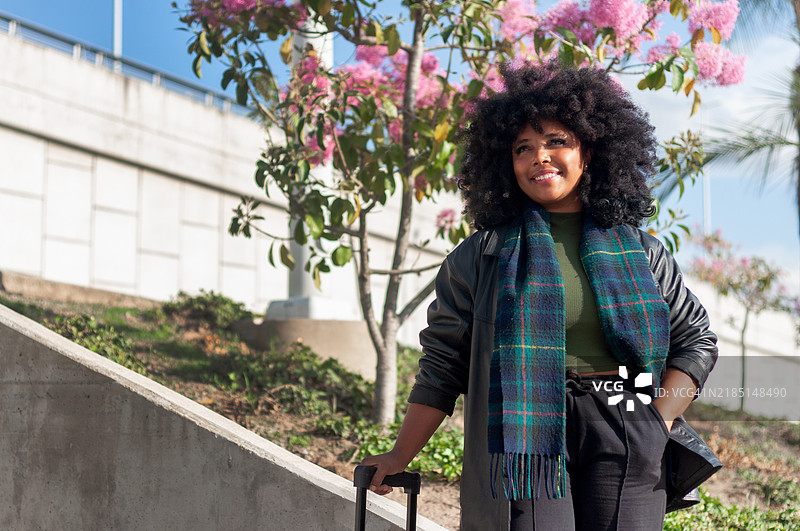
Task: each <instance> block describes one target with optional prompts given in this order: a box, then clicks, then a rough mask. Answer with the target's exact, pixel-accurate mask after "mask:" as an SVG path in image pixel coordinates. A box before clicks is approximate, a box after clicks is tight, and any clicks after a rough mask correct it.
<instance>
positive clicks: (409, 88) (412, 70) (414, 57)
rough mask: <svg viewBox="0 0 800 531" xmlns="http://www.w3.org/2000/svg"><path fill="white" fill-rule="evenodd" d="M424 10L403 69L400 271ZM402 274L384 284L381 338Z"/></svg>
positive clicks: (407, 232) (390, 322) (410, 195)
mask: <svg viewBox="0 0 800 531" xmlns="http://www.w3.org/2000/svg"><path fill="white" fill-rule="evenodd" d="M423 18H424V11H423V9H421V8H419V9H416V10H414V38H413V43H414V45H413V48H412V50H411V51H410V52H409V54H408V66H407V68H406V86H405V89H404V91H403V154H404V159H405V164H404V167H403V179H404V180H405V182H404V183H403V194H402V202H401V205H400V221H399V223H398V226H397V238H396V239H395V247H394V257H393V259H392V267H391V269H392V270H395V271H397V270H400V269H401V268H402V267H403V264H404V263H405V260H406V254H407V252H408V247H409V241H410V237H411V217H412V212H413V208H414V182H413V180H412V179H411V173H412V170H413V167H414V130H413V125H414V121H415V119H416V116H417V91H418V89H419V78H420V74H421V72H422V49H423V46H424V34H423ZM401 279H402V275H399V274H397V273H395V274H392V275H389V282H388V283H387V286H386V298H385V299H384V305H383V322H382V323H381V330H382V331H383V332H384V337H386V336H387V335H388V334H387V332H391V331H392V330H393V329H394V330H396V327H397V300H398V295H399V291H400V281H401Z"/></svg>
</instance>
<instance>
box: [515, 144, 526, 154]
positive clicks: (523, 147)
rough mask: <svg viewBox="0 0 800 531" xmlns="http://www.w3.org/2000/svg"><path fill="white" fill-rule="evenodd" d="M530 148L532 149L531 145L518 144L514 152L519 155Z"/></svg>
mask: <svg viewBox="0 0 800 531" xmlns="http://www.w3.org/2000/svg"><path fill="white" fill-rule="evenodd" d="M528 150H530V147H528V146H527V145H522V146H517V148H516V149H515V150H514V153H516V154H517V155H521V154H522V153H524V152H525V151H528Z"/></svg>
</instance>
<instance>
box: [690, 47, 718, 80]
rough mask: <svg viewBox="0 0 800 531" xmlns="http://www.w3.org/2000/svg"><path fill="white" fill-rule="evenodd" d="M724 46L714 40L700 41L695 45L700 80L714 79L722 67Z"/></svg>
mask: <svg viewBox="0 0 800 531" xmlns="http://www.w3.org/2000/svg"><path fill="white" fill-rule="evenodd" d="M722 51H723V48H722V47H720V46H718V45H716V44H714V43H713V42H698V43H697V44H695V46H694V55H695V61H696V62H697V68H698V70H699V71H698V74H697V79H698V80H699V81H713V80H714V79H715V78H716V77H717V74H719V72H720V70H721V68H722Z"/></svg>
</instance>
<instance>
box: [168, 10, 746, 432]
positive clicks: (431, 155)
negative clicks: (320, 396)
mask: <svg viewBox="0 0 800 531" xmlns="http://www.w3.org/2000/svg"><path fill="white" fill-rule="evenodd" d="M173 6H175V7H176V8H177V5H176V4H175V3H173ZM719 6H726V7H725V9H721V8H720V7H719ZM389 9H390V8H387V7H385V6H383V5H382V2H381V1H380V0H376V1H367V0H337V1H335V2H332V1H330V0H298V1H297V2H294V3H291V4H290V3H288V2H286V1H285V0H191V1H190V2H189V5H188V9H187V11H186V12H185V14H184V15H183V17H182V18H181V20H182V21H183V22H184V23H185V24H186V25H187V26H188V27H189V28H190V29H191V30H192V31H193V33H194V37H193V39H192V40H191V42H190V44H189V52H190V53H191V54H192V55H194V67H195V71H196V73H197V74H198V75H200V68H201V64H202V61H203V60H209V61H210V60H211V58H212V57H213V58H216V59H218V60H220V61H222V62H223V63H224V64H225V65H227V70H225V72H224V74H223V76H222V86H223V88H226V87H228V85H230V84H231V83H235V85H236V94H237V99H238V101H239V103H241V104H248V105H250V106H252V108H254V109H255V112H256V113H257V114H258V116H259V117H260V119H261V120H263V122H264V124H265V126H266V127H267V129H268V131H272V130H276V129H277V130H279V131H280V133H281V134H280V138H275V139H271V140H270V141H269V142H268V145H267V147H266V149H265V151H264V153H263V155H262V157H261V159H260V160H259V161H258V162H257V169H256V175H255V180H256V184H257V185H258V187H259V188H261V189H262V190H263V191H264V192H266V193H269V190H268V188H269V187H273V188H274V187H277V189H279V190H280V193H281V194H282V195H283V196H284V197H285V198H286V200H287V205H288V207H287V211H288V214H289V223H290V234H291V235H292V236H291V238H292V239H294V241H296V242H298V243H300V244H303V245H309V246H311V253H310V259H309V260H308V262H307V263H306V264H304V266H305V267H306V268H307V269H308V270H309V271H310V272H311V274H312V277H313V278H314V281H315V282H316V283H317V285H318V286H319V283H320V281H321V276H322V274H323V273H326V272H328V271H330V267H331V264H332V265H333V266H342V265H345V264H347V263H350V262H354V263H355V265H356V268H357V270H358V289H359V295H360V302H361V307H362V312H363V316H364V319H365V320H366V323H367V327H368V330H369V333H370V336H371V338H372V342H373V344H374V346H375V349H376V351H377V354H378V367H377V379H376V394H375V402H374V419H375V420H376V421H377V422H379V423H387V422H390V421H392V420H393V419H394V404H395V393H396V337H397V332H398V329H399V327H400V326H401V325H402V324H403V322H404V321H405V320H406V319H407V318H408V317H409V316H410V315H411V313H412V312H413V311H414V310H415V309H416V308H417V306H418V305H419V304H420V303H421V302H422V301H423V300H424V299H425V298H426V297H427V296H428V295H429V294H430V293H431V291H432V290H433V282H431V283H429V284H428V285H427V286H425V287H424V288H423V289H422V290H421V291H420V292H419V293H418V294H417V295H416V296H414V297H412V298H411V300H409V301H406V302H405V303H404V304H400V300H399V293H400V291H399V288H400V284H401V282H402V279H403V277H404V276H405V275H407V274H411V273H419V272H421V271H423V270H425V269H432V268H434V267H436V266H438V264H431V265H429V266H426V267H422V268H410V267H409V266H408V265H407V260H406V257H407V254H408V250H409V247H410V245H411V244H412V241H411V230H410V229H411V223H412V214H413V211H414V208H415V204H416V203H419V202H423V201H428V200H431V199H433V198H434V197H435V196H436V195H437V194H440V193H445V192H454V191H455V190H456V189H457V180H456V179H455V178H454V177H455V175H456V173H457V172H456V170H455V167H454V165H455V160H456V144H455V135H456V132H457V130H458V129H459V127H460V126H461V125H462V124H463V117H464V111H465V107H466V106H467V105H468V102H469V100H470V99H471V98H475V97H480V96H481V95H486V94H489V93H491V92H492V91H494V90H497V89H498V88H499V79H498V73H497V69H496V65H497V64H498V63H499V62H501V61H509V60H513V61H517V62H520V63H521V62H543V61H547V60H553V59H557V60H560V61H562V62H563V63H565V64H568V65H575V66H593V67H596V68H603V69H605V70H607V71H609V72H613V73H616V74H620V75H623V74H629V75H634V76H638V77H639V78H641V81H640V83H639V88H641V89H643V90H658V89H661V88H662V87H665V86H667V81H668V79H669V82H670V87H671V89H672V90H673V91H675V92H676V93H681V92H682V93H684V94H686V95H687V96H689V95H694V103H693V106H692V112H694V111H695V110H696V109H697V106H698V105H699V104H700V97H699V94H698V92H697V86H699V85H702V84H703V83H709V84H727V83H734V82H737V81H739V80H741V76H742V66H743V59H742V58H739V57H735V56H732V55H731V54H730V52H728V51H727V50H725V48H723V47H722V46H721V42H722V40H723V39H724V38H726V37H727V35H729V34H730V28H731V27H732V25H733V23H734V21H735V18H736V14H737V9H736V3H735V0H727V1H726V2H723V3H719V2H712V1H711V0H691V1H684V0H671V1H667V0H649V1H645V2H637V1H635V0H589V1H588V2H585V1H584V2H582V3H581V2H576V1H570V0H562V1H561V2H560V3H558V4H557V5H555V6H554V7H552V8H551V9H549V10H546V11H543V12H540V11H538V10H537V9H536V7H535V4H534V3H533V2H532V1H531V0H507V1H503V0H473V1H466V0H444V1H431V0H404V1H403V2H402V4H401V6H397V5H396V4H395V5H394V7H393V9H394V10H395V11H393V14H391V15H390V14H388V13H389ZM398 9H399V10H401V11H402V13H400V14H399V15H398V14H394V13H396V11H397V10H398ZM670 16H672V17H676V18H677V19H678V20H680V21H682V22H683V23H684V24H687V25H688V29H689V33H691V35H692V37H691V39H689V38H687V39H686V42H684V43H681V42H680V38H678V37H675V36H670V37H668V38H667V39H666V40H664V41H662V40H660V38H659V35H658V31H659V29H660V26H661V23H662V19H663V18H665V17H670ZM303 33H305V34H311V35H318V34H332V35H336V36H337V37H338V38H340V39H341V40H343V41H345V42H346V43H349V45H352V46H353V47H354V57H355V60H353V61H352V62H348V63H347V64H344V65H338V66H337V65H329V64H322V63H321V61H320V59H319V56H318V55H317V53H316V51H315V50H314V49H313V48H309V47H307V48H304V49H301V50H296V49H295V50H294V51H295V52H300V53H302V54H303V58H302V60H300V61H299V62H296V63H295V64H296V66H294V67H293V69H292V71H291V74H290V76H289V80H288V82H286V83H285V84H283V85H282V86H279V84H278V82H277V81H276V77H275V74H274V72H275V68H276V64H275V63H276V61H275V58H273V57H271V56H270V54H269V53H266V52H265V51H264V49H263V43H264V42H265V41H276V40H279V39H280V40H281V41H282V45H281V47H280V52H281V53H280V55H281V58H282V59H283V61H284V62H285V63H287V64H289V63H290V57H291V55H292V52H293V38H294V36H296V35H298V34H303ZM401 34H403V35H406V34H407V35H408V37H407V38H406V37H403V36H401ZM687 34H688V33H687ZM648 48H649V51H645V50H646V49H648ZM714 61H716V62H714ZM697 153H698V152H697V151H696V150H686V152H685V153H684V155H683V156H675V157H673V158H672V159H665V163H664V169H665V171H674V170H675V169H676V165H677V166H678V167H677V169H678V170H679V171H680V170H681V165H682V167H684V168H685V167H687V166H692V164H691V160H689V162H687V159H692V160H694V159H696V157H697V156H698V155H697ZM700 155H702V152H700ZM694 162H695V163H696V162H697V161H696V160H694ZM320 163H330V164H332V165H333V167H334V169H335V172H334V177H333V178H331V179H320V178H317V177H316V176H315V171H314V168H315V166H317V165H318V164H320ZM695 166H696V164H695ZM392 196H399V201H400V216H399V222H398V225H397V233H396V239H395V247H394V255H393V257H392V261H391V266H390V267H389V268H388V269H385V270H378V269H376V268H374V267H373V265H372V262H371V257H370V253H369V235H370V231H369V228H370V225H369V223H370V220H371V219H372V217H371V216H370V214H371V213H373V212H374V211H375V209H376V207H379V206H381V205H384V204H386V202H387V201H388V200H389V198H390V197H392ZM256 207H257V203H256V202H255V201H253V200H243V202H242V204H241V205H240V206H239V207H238V209H237V210H236V214H235V217H234V218H233V220H232V222H231V226H230V230H231V232H232V233H233V234H240V233H241V234H244V235H245V236H249V235H250V234H251V232H252V231H261V232H264V233H267V231H266V230H265V229H264V228H262V227H260V226H259V225H258V222H259V221H260V220H261V218H260V217H259V216H258V215H257V210H256ZM437 225H438V233H439V235H440V236H442V237H447V238H448V239H449V240H450V241H451V242H452V243H454V244H455V243H457V242H458V241H459V240H460V239H462V238H463V237H465V236H466V235H467V234H468V232H469V226H468V224H467V221H466V220H463V219H462V218H461V216H460V215H457V214H456V213H455V212H452V211H451V212H442V213H441V214H440V216H439V219H438V221H437ZM274 240H275V241H274V243H273V246H272V248H271V249H270V257H272V255H273V251H276V252H277V253H278V255H279V256H280V258H281V261H282V262H283V263H284V264H285V265H286V266H288V267H294V265H295V264H294V257H292V256H291V253H290V252H289V248H288V247H287V246H286V244H285V243H284V242H283V241H282V240H281V238H274ZM325 240H327V241H329V242H332V243H330V244H320V243H319V242H324V241H325ZM276 246H277V248H276ZM373 275H387V276H388V283H387V288H386V294H385V299H384V301H385V302H384V307H383V310H382V314H381V317H380V319H379V318H378V316H377V312H376V309H375V308H374V306H373V302H372V283H371V279H372V276H373Z"/></svg>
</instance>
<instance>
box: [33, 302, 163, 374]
mask: <svg viewBox="0 0 800 531" xmlns="http://www.w3.org/2000/svg"><path fill="white" fill-rule="evenodd" d="M46 324H47V325H48V326H49V327H50V329H52V330H53V331H55V332H57V333H58V334H60V335H62V336H64V337H66V338H67V339H69V340H71V341H74V342H75V343H77V344H79V345H81V346H82V347H85V348H88V349H89V350H91V351H92V352H95V353H97V354H100V355H101V356H104V357H106V358H108V359H110V360H111V361H114V362H116V363H119V364H120V365H122V366H123V367H126V368H128V369H131V370H132V371H136V372H138V373H139V374H144V375H146V374H147V370H146V369H145V366H144V364H143V363H142V362H141V361H139V360H138V359H136V357H135V356H134V355H133V350H134V347H133V343H131V342H130V340H128V339H127V338H126V337H124V336H122V335H120V334H119V333H118V332H117V331H116V330H114V328H113V327H111V326H107V325H103V324H100V323H98V322H97V321H95V319H94V317H91V316H88V315H83V314H79V315H73V316H70V317H62V316H59V317H56V318H55V321H53V322H50V321H48V322H47V323H46Z"/></svg>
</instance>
